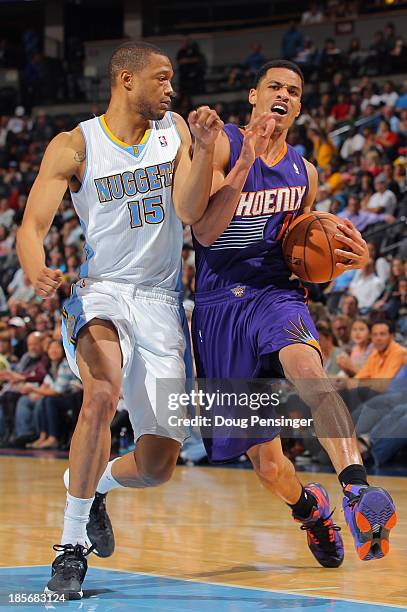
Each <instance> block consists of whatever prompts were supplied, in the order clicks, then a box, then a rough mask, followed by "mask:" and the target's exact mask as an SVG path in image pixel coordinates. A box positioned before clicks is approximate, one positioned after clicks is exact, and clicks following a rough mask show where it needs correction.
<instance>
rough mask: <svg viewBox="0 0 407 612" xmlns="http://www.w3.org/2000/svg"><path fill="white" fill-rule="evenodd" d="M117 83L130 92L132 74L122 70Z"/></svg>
mask: <svg viewBox="0 0 407 612" xmlns="http://www.w3.org/2000/svg"><path fill="white" fill-rule="evenodd" d="M119 81H120V82H121V83H122V85H123V86H124V87H125V88H126V89H128V90H130V89H133V73H132V72H129V71H128V70H122V71H121V73H120V75H119Z"/></svg>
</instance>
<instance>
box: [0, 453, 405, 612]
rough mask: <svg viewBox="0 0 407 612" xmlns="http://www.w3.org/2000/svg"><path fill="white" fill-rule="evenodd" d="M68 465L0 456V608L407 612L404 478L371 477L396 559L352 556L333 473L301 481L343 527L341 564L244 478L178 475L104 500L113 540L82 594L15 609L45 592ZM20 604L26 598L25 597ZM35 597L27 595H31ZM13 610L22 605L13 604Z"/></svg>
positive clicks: (228, 472)
mask: <svg viewBox="0 0 407 612" xmlns="http://www.w3.org/2000/svg"><path fill="white" fill-rule="evenodd" d="M66 466H67V461H66V460H60V459H54V458H50V457H35V458H30V457H12V456H2V457H0V482H1V490H2V497H1V504H0V543H1V546H0V610H13V609H16V610H31V611H34V610H40V609H41V610H44V609H47V610H53V609H56V610H58V609H59V607H60V606H62V608H60V609H71V610H87V611H92V612H93V611H94V612H96V611H97V612H102V611H103V612H105V611H108V610H109V611H110V610H112V611H113V610H114V611H116V610H135V611H139V610H140V611H142V610H143V611H144V610H154V611H157V612H167V611H171V612H183V611H184V610H185V611H186V610H188V611H189V610H193V611H196V612H201V611H202V612H206V611H210V612H223V611H228V612H249V611H250V612H251V611H255V610H259V611H260V610H261V611H264V610H273V611H274V610H285V611H286V610H290V612H291V611H295V610H307V612H312V611H313V610H315V611H318V612H327V611H330V612H331V611H332V612H342V611H346V612H354V611H358V610H360V611H365V610H372V611H376V610H377V611H382V610H390V609H394V608H399V609H407V574H406V567H407V520H406V516H405V513H404V511H403V508H405V507H406V505H407V486H406V485H407V481H406V479H405V478H400V477H372V478H371V482H372V484H377V485H382V486H385V487H386V488H388V489H389V490H390V492H391V494H392V495H393V497H394V499H395V502H396V504H397V506H398V519H399V522H398V525H397V526H396V528H395V529H394V531H393V532H392V540H391V545H392V546H391V554H390V555H389V556H388V557H386V558H384V559H382V560H378V561H373V562H366V563H364V562H362V561H359V559H358V558H357V556H356V554H355V552H354V549H353V543H352V541H351V537H350V535H349V533H348V530H347V528H346V525H345V522H344V517H343V513H342V511H341V495H340V488H339V484H338V481H337V478H336V476H334V475H332V474H307V473H303V474H302V475H301V476H302V479H303V482H309V481H315V480H317V481H319V482H321V483H322V484H323V485H324V486H325V487H326V488H327V490H328V492H329V494H330V497H331V501H332V506H336V508H337V509H336V511H335V514H334V518H335V519H336V521H335V522H336V523H337V524H339V525H340V526H341V527H342V534H343V537H344V541H345V561H344V563H343V565H342V567H340V568H339V569H324V568H322V567H320V566H319V565H318V564H317V563H316V561H315V560H314V558H313V557H312V555H311V553H310V552H309V551H308V548H307V545H306V536H305V534H304V532H303V531H301V530H300V527H299V524H298V523H295V522H294V521H293V520H292V519H291V517H290V513H289V511H288V509H287V508H286V507H285V506H284V504H282V503H281V502H280V501H279V500H277V499H275V498H273V497H272V496H271V495H270V494H268V493H267V491H266V490H265V489H263V488H262V487H261V486H260V485H259V484H258V482H257V480H256V477H255V475H254V473H253V472H252V471H251V470H238V469H231V468H206V467H194V468H187V467H178V468H177V470H176V473H175V476H174V478H173V480H172V481H171V482H170V483H168V484H166V485H164V486H162V487H158V488H156V489H149V490H119V491H117V490H116V491H113V492H112V493H110V494H109V496H108V509H109V514H110V516H111V519H112V522H113V526H114V529H115V535H116V551H115V554H114V555H113V556H112V557H110V558H109V559H104V560H103V559H98V558H97V557H95V556H94V555H91V557H90V560H89V564H90V569H89V571H88V574H87V577H86V581H85V583H84V598H83V599H82V600H81V601H72V602H65V603H62V602H46V603H43V602H41V601H40V602H38V603H35V602H34V603H28V602H27V603H21V602H23V601H24V599H27V598H28V596H29V595H30V594H31V595H35V594H39V595H40V594H41V593H42V591H43V588H44V585H45V583H46V582H47V580H48V576H49V571H50V570H49V566H50V562H51V560H52V549H51V547H52V544H54V543H57V542H58V541H59V536H60V530H61V525H62V514H63V506H64V500H65V492H64V487H63V483H62V474H63V472H64V470H65V468H66ZM24 596H25V597H24ZM30 599H33V597H31V598H30ZM19 602H20V603H19Z"/></svg>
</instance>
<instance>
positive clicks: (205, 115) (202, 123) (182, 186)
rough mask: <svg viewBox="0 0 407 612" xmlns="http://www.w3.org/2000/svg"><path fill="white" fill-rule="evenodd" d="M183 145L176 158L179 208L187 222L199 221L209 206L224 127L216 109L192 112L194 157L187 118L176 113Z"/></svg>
mask: <svg viewBox="0 0 407 612" xmlns="http://www.w3.org/2000/svg"><path fill="white" fill-rule="evenodd" d="M174 118H175V121H176V125H177V129H178V132H179V134H180V136H181V141H182V142H181V147H180V150H179V152H178V155H177V159H176V161H175V170H174V179H173V185H174V187H173V200H174V207H175V212H176V213H177V215H178V217H179V218H180V219H181V221H183V222H184V223H187V224H191V225H192V223H195V221H197V220H198V219H200V218H201V217H202V215H203V214H204V212H205V210H206V207H207V206H208V201H209V196H210V191H211V184H212V160H213V152H214V146H215V141H216V139H217V137H218V135H219V132H220V131H221V130H222V128H223V122H222V121H221V120H220V119H219V116H218V114H217V113H216V111H214V110H211V109H210V108H209V107H208V106H201V107H200V108H198V110H196V111H193V112H191V113H190V114H189V117H188V122H189V126H190V128H191V132H192V133H193V135H194V137H195V145H194V152H193V156H192V161H191V157H190V150H191V142H192V141H191V135H190V133H189V130H188V126H187V124H186V123H185V121H184V120H183V119H182V117H180V116H179V115H176V114H174Z"/></svg>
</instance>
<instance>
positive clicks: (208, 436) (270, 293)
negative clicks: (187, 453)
mask: <svg viewBox="0 0 407 612" xmlns="http://www.w3.org/2000/svg"><path fill="white" fill-rule="evenodd" d="M225 132H226V134H227V136H228V138H229V141H230V161H229V167H228V171H229V170H230V169H231V168H232V167H233V166H234V164H235V163H236V161H237V159H238V157H239V155H240V151H241V148H242V143H243V134H242V132H241V130H240V129H239V128H238V127H237V126H235V125H226V126H225ZM307 193H308V174H307V170H306V167H305V163H304V161H303V159H302V157H301V156H300V155H299V154H298V153H297V152H296V151H295V150H294V149H293V148H292V147H290V146H289V145H285V146H284V149H283V151H282V153H281V155H279V157H278V158H277V159H276V160H275V162H274V163H273V165H272V166H268V165H267V164H265V162H264V161H263V160H262V159H256V161H255V162H254V164H253V166H252V168H251V169H250V172H249V174H248V177H247V180H246V183H245V185H244V188H243V191H242V193H241V196H240V198H239V203H238V205H237V207H236V212H235V215H234V217H233V219H232V221H231V222H230V224H229V226H228V227H227V228H226V229H225V231H224V232H223V234H222V235H221V236H219V238H218V239H217V240H216V241H215V242H214V243H213V244H212V245H211V246H210V247H203V246H202V245H201V244H199V242H198V241H197V240H196V239H195V238H194V243H195V249H196V287H197V292H196V295H195V310H194V314H193V320H192V337H193V341H194V349H195V361H196V367H197V374H198V377H199V378H205V379H207V381H208V385H209V387H211V385H212V386H213V385H215V386H216V385H217V382H215V381H220V380H223V381H225V380H230V379H235V380H236V379H237V380H241V379H254V378H263V377H264V378H270V377H271V376H272V375H273V373H274V375H275V374H277V375H281V373H282V370H281V364H280V363H279V360H278V354H279V351H280V350H281V349H282V348H284V347H285V346H287V345H289V344H292V343H296V344H298V343H301V344H307V345H309V346H312V347H313V348H314V349H317V350H318V351H319V350H320V349H319V344H318V335H317V332H316V330H315V326H314V323H313V321H312V319H311V316H310V314H309V311H308V308H307V306H306V303H305V299H304V298H305V293H304V290H303V289H302V288H301V287H300V285H299V283H298V282H297V281H290V274H291V273H290V270H289V269H288V267H287V265H286V264H285V261H284V258H283V254H282V250H281V238H282V236H283V234H284V231H285V229H286V228H287V227H288V225H289V223H290V222H291V221H292V220H293V219H294V218H295V217H296V216H297V215H299V214H301V211H302V208H303V203H304V200H305V198H306V196H307ZM276 357H277V359H276ZM211 380H212V383H211ZM237 413H238V407H237V406H232V407H227V408H226V407H224V406H214V409H213V414H214V416H215V415H221V416H224V417H226V418H233V417H234V416H236V414H237ZM259 413H260V414H259V416H260V417H261V418H263V417H265V418H266V417H270V416H271V409H270V407H268V408H266V409H265V411H263V412H262V410H260V411H259ZM278 434H279V429H278V428H269V429H267V430H266V431H263V432H258V431H256V432H253V431H252V432H251V433H250V431H248V433H247V436H246V435H245V436H242V432H241V430H240V431H239V430H238V428H237V429H236V428H234V427H233V426H232V427H226V428H209V431H208V429H206V430H203V431H202V437H203V439H204V442H205V446H206V449H207V452H208V456H209V459H210V460H211V461H224V460H228V459H232V458H234V457H237V456H239V455H241V454H242V453H244V452H246V451H247V450H248V449H249V448H250V447H251V446H253V445H255V444H259V443H261V442H266V441H268V440H272V439H273V438H275V437H276V436H277V435H278Z"/></svg>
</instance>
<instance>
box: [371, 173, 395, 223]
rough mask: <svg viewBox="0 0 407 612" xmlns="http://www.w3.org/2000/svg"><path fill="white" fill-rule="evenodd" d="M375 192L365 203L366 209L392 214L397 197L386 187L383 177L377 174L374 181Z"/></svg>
mask: <svg viewBox="0 0 407 612" xmlns="http://www.w3.org/2000/svg"><path fill="white" fill-rule="evenodd" d="M374 186H375V189H376V191H375V193H374V194H373V195H372V196H371V198H370V199H369V202H368V203H367V209H368V210H369V211H370V212H375V213H387V214H388V215H394V212H395V210H396V206H397V198H396V196H395V195H394V193H393V192H392V191H390V189H387V184H386V181H385V179H384V178H382V177H381V176H378V177H377V178H376V180H375V182H374Z"/></svg>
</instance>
